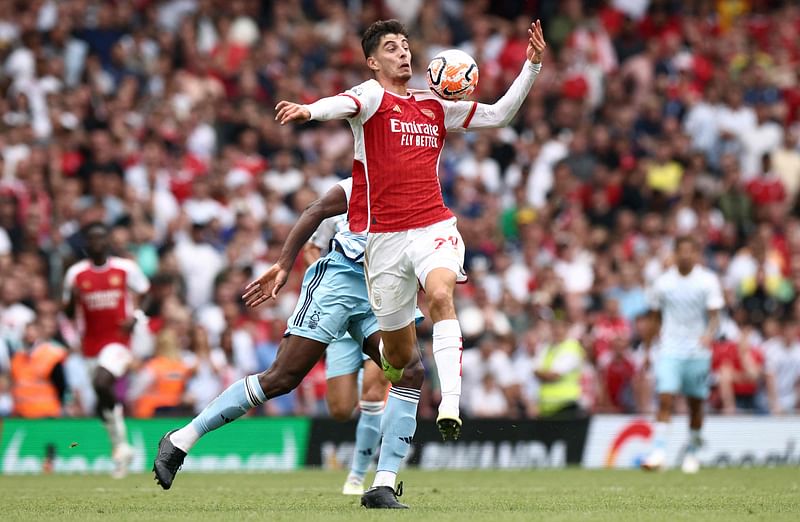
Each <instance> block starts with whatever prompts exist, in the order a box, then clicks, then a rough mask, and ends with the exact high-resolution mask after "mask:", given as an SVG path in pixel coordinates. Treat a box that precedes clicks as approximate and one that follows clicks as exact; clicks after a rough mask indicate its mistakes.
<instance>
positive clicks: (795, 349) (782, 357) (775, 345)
mask: <svg viewBox="0 0 800 522" xmlns="http://www.w3.org/2000/svg"><path fill="white" fill-rule="evenodd" d="M764 329H765V333H766V335H767V340H766V341H765V342H764V352H765V354H766V384H767V386H766V388H767V399H768V405H769V411H770V413H772V414H775V415H780V414H790V413H794V412H796V411H797V409H798V407H800V402H799V401H798V389H799V388H800V330H799V329H798V325H797V323H795V322H793V321H790V320H785V321H779V320H777V319H775V318H770V319H767V322H766V323H765V325H764Z"/></svg>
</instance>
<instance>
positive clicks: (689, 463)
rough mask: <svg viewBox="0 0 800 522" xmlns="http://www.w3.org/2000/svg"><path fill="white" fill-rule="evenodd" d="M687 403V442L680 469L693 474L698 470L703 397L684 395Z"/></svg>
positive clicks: (701, 443) (701, 442)
mask: <svg viewBox="0 0 800 522" xmlns="http://www.w3.org/2000/svg"><path fill="white" fill-rule="evenodd" d="M686 401H687V402H688V403H689V442H688V444H687V445H686V454H685V455H684V456H683V462H682V463H681V471H683V472H684V473H689V474H694V473H697V472H698V471H700V460H699V459H698V458H697V451H698V450H699V449H700V447H701V446H702V445H703V438H702V436H701V434H700V433H701V430H702V428H703V407H704V405H705V397H703V398H700V397H686Z"/></svg>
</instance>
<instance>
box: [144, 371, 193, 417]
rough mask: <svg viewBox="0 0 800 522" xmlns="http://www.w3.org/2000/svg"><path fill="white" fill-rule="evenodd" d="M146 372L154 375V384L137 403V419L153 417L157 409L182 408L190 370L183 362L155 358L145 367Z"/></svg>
mask: <svg viewBox="0 0 800 522" xmlns="http://www.w3.org/2000/svg"><path fill="white" fill-rule="evenodd" d="M144 370H145V371H148V372H150V373H152V374H153V377H154V379H153V382H152V383H151V384H150V387H149V388H148V389H147V391H145V392H144V393H143V394H142V395H141V396H140V397H139V398H138V399H137V400H136V401H135V404H134V408H133V414H134V416H135V417H152V416H153V415H154V414H155V412H156V409H157V408H163V407H169V406H180V405H181V402H182V399H183V391H184V389H185V388H186V380H187V378H188V377H189V369H188V368H187V367H186V365H185V364H183V363H182V362H181V361H176V360H174V359H168V358H166V357H160V356H159V357H154V358H153V359H150V361H148V362H147V364H145V365H144Z"/></svg>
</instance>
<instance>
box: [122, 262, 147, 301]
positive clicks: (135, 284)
mask: <svg viewBox="0 0 800 522" xmlns="http://www.w3.org/2000/svg"><path fill="white" fill-rule="evenodd" d="M125 272H126V273H127V274H128V278H127V279H128V288H130V289H131V290H133V291H134V292H136V293H137V294H144V293H145V292H147V291H148V290H150V281H149V280H148V279H147V276H146V275H144V272H142V269H141V268H139V265H137V264H136V263H134V262H130V263H127V266H126V267H125Z"/></svg>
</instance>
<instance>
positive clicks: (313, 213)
mask: <svg viewBox="0 0 800 522" xmlns="http://www.w3.org/2000/svg"><path fill="white" fill-rule="evenodd" d="M345 212H347V193H346V192H345V189H344V188H342V186H341V185H340V184H337V185H336V186H334V187H333V188H331V189H330V190H329V191H328V192H327V193H326V194H325V196H323V197H322V198H320V199H318V200H316V201H314V202H313V203H312V204H311V205H309V206H308V207H307V208H306V209H305V210H304V211H303V214H302V215H301V216H300V219H298V220H297V223H295V225H294V226H293V227H292V230H291V231H290V232H289V236H288V237H287V238H286V242H285V243H284V244H283V248H282V249H281V255H280V257H279V258H278V261H277V262H276V263H275V264H274V265H272V266H271V267H269V268H268V269H267V271H266V272H264V273H263V274H261V276H260V277H259V278H258V279H256V280H255V281H253V282H252V283H250V284H249V285H247V287H246V288H245V293H244V295H242V299H244V302H245V304H246V305H247V306H250V307H256V306H259V305H260V304H262V303H265V302H266V301H268V300H269V299H271V298H276V297H277V296H278V292H279V291H280V289H281V288H283V285H285V284H286V280H287V279H288V277H289V271H290V270H291V269H292V265H293V264H294V260H295V259H296V258H297V254H299V253H300V250H301V249H302V248H303V245H304V244H305V243H306V241H308V239H309V238H310V237H311V235H312V234H313V233H314V231H315V230H316V229H317V227H319V225H320V223H322V221H323V220H324V219H326V218H329V217H333V216H338V215H339V214H344V213H345Z"/></svg>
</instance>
